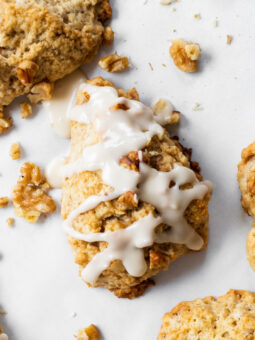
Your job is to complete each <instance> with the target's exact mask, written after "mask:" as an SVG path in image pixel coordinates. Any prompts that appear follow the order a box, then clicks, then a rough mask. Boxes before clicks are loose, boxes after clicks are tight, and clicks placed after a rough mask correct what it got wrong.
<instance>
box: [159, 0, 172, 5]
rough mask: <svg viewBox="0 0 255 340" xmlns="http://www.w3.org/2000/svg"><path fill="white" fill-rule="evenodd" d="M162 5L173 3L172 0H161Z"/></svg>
mask: <svg viewBox="0 0 255 340" xmlns="http://www.w3.org/2000/svg"><path fill="white" fill-rule="evenodd" d="M160 3H161V5H171V3H172V0H160Z"/></svg>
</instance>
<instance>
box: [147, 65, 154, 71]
mask: <svg viewBox="0 0 255 340" xmlns="http://www.w3.org/2000/svg"><path fill="white" fill-rule="evenodd" d="M148 64H149V67H150V69H151V70H152V71H154V68H153V66H152V63H148Z"/></svg>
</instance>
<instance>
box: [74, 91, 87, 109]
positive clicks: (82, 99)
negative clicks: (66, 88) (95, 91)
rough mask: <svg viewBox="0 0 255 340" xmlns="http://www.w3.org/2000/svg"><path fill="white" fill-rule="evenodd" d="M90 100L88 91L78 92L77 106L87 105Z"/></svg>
mask: <svg viewBox="0 0 255 340" xmlns="http://www.w3.org/2000/svg"><path fill="white" fill-rule="evenodd" d="M89 100H90V94H89V93H88V92H86V91H82V90H80V91H78V94H77V101H76V104H77V105H83V104H85V103H87V102H88V101H89Z"/></svg>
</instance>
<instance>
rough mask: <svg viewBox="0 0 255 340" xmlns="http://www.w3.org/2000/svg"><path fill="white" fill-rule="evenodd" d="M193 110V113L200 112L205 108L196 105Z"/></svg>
mask: <svg viewBox="0 0 255 340" xmlns="http://www.w3.org/2000/svg"><path fill="white" fill-rule="evenodd" d="M192 110H193V111H200V110H203V107H202V105H201V104H199V103H195V104H194V105H193V108H192Z"/></svg>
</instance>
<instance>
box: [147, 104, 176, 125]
mask: <svg viewBox="0 0 255 340" xmlns="http://www.w3.org/2000/svg"><path fill="white" fill-rule="evenodd" d="M152 110H153V114H154V117H155V120H156V121H157V122H158V123H159V124H161V125H163V126H164V125H168V124H177V123H179V121H180V116H181V115H180V112H178V111H174V110H173V105H172V104H171V102H170V101H169V100H166V99H162V98H160V99H159V100H158V101H157V102H156V103H155V104H154V105H152Z"/></svg>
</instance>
